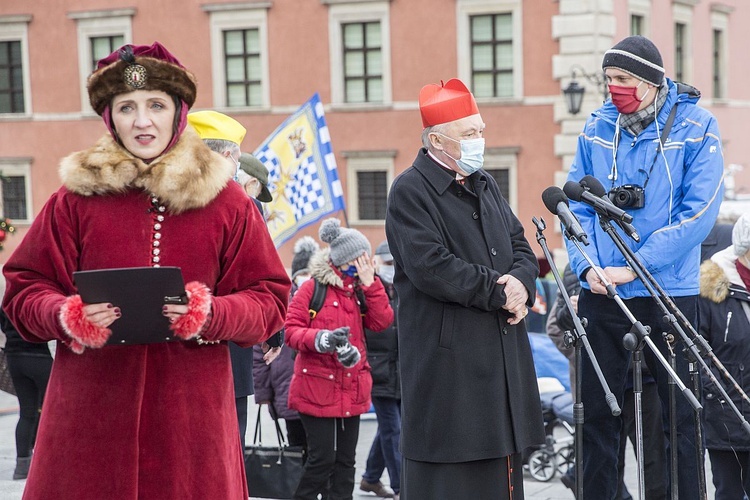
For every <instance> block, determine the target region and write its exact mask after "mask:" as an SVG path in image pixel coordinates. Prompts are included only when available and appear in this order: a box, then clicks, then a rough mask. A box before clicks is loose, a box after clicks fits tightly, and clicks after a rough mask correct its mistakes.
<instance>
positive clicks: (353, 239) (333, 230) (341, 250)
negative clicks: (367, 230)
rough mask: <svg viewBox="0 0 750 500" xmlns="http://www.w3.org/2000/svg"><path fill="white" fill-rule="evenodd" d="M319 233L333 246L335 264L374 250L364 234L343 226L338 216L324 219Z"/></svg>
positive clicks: (332, 260) (323, 239) (344, 262)
mask: <svg viewBox="0 0 750 500" xmlns="http://www.w3.org/2000/svg"><path fill="white" fill-rule="evenodd" d="M319 235H320V239H321V240H322V241H324V242H326V243H328V244H329V245H330V246H331V262H332V263H333V265H334V266H341V265H343V264H346V263H347V262H350V261H352V260H354V259H356V258H357V257H359V256H360V255H362V254H365V253H367V254H369V253H370V252H371V251H372V247H371V246H370V242H369V241H368V240H367V238H365V235H364V234H362V233H360V232H359V231H357V230H356V229H350V228H348V227H341V222H340V221H339V220H338V219H336V218H330V219H326V220H324V221H323V222H322V223H321V224H320V231H319Z"/></svg>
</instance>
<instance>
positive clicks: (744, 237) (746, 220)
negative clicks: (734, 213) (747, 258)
mask: <svg viewBox="0 0 750 500" xmlns="http://www.w3.org/2000/svg"><path fill="white" fill-rule="evenodd" d="M732 246H734V254H735V255H736V256H738V257H741V256H743V255H745V254H746V253H747V251H748V250H750V213H747V214H742V216H741V217H740V218H739V219H737V222H735V223H734V228H732Z"/></svg>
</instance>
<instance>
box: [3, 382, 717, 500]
mask: <svg viewBox="0 0 750 500" xmlns="http://www.w3.org/2000/svg"><path fill="white" fill-rule="evenodd" d="M256 411H257V406H255V405H254V404H253V403H251V405H250V408H249V411H248V414H249V415H250V416H251V418H250V420H251V424H250V427H251V428H250V429H249V430H248V436H247V439H248V442H251V441H252V426H253V422H254V416H255V414H256ZM263 415H264V422H265V423H264V425H263V433H264V438H263V440H264V442H265V443H272V442H274V440H275V437H273V426H272V423H271V420H270V417H268V415H267V412H265V411H264V412H263ZM17 421H18V402H17V400H16V398H15V397H14V396H11V395H10V394H6V393H4V392H0V500H19V499H20V498H21V497H22V495H23V488H24V483H25V481H14V480H13V479H12V477H13V468H14V467H15V444H14V432H15V426H16V422H17ZM376 425H377V423H376V421H375V420H374V418H373V417H372V416H371V415H368V416H366V417H365V418H364V419H363V421H362V425H361V430H360V439H359V445H358V446H357V482H359V479H361V477H362V474H363V472H364V467H365V460H366V458H367V453H368V451H369V449H370V443H371V442H372V438H373V435H374V434H375V429H376ZM706 469H707V475H708V483H709V484H708V489H709V492H708V498H713V485H712V484H711V475H710V468H709V467H707V468H706ZM625 471H626V485H627V486H628V488H629V489H630V492H631V494H633V495H634V498H637V489H636V468H635V459H634V457H633V454H632V453H628V457H627V462H626V466H625ZM524 474H525V481H524V489H525V491H526V498H527V499H529V500H571V499H572V498H573V494H572V492H571V491H570V490H568V489H567V488H565V486H563V485H562V483H561V482H560V480H559V477H558V476H555V477H554V478H552V479H551V480H550V481H549V482H539V481H537V480H535V479H534V478H532V477H531V476H530V475H529V474H528V471H527V472H525V473H524ZM383 482H384V483H386V484H388V478H387V476H386V477H384V478H383ZM354 498H355V499H356V500H363V499H367V498H372V499H374V498H376V497H375V496H374V495H372V494H369V493H363V492H360V491H359V490H358V488H357V487H355V491H354Z"/></svg>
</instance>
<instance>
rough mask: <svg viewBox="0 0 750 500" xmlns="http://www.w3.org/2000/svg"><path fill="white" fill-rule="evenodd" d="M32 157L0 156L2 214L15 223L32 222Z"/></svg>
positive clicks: (0, 209)
mask: <svg viewBox="0 0 750 500" xmlns="http://www.w3.org/2000/svg"><path fill="white" fill-rule="evenodd" d="M30 180H31V158H11V159H7V158H0V191H1V192H2V207H1V208H0V215H2V216H3V217H7V218H8V219H10V220H11V221H13V224H14V225H15V224H29V223H31V218H32V214H31V182H30Z"/></svg>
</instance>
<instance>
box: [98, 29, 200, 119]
mask: <svg viewBox="0 0 750 500" xmlns="http://www.w3.org/2000/svg"><path fill="white" fill-rule="evenodd" d="M86 87H87V89H88V92H89V102H90V103H91V107H92V108H94V111H96V113H97V114H98V115H100V116H101V115H102V113H104V110H105V109H106V108H107V106H109V104H110V103H111V102H112V98H113V97H115V96H116V95H118V94H124V93H126V92H132V91H134V90H161V91H163V92H166V93H167V94H170V95H173V96H177V97H178V98H180V99H181V100H183V101H184V102H185V103H186V104H187V106H188V108H190V107H192V106H193V103H195V95H196V92H197V88H196V83H195V76H194V75H193V74H192V73H191V72H189V71H188V70H187V69H185V67H184V66H183V65H182V64H180V61H178V60H177V58H176V57H175V56H173V55H172V54H170V53H169V51H168V50H167V49H166V48H164V46H163V45H162V44H160V43H159V42H154V44H153V45H151V46H148V45H123V46H122V47H120V48H119V49H117V50H116V51H114V52H112V53H111V54H110V55H108V56H107V57H105V58H104V59H101V60H100V61H99V62H98V63H97V68H96V70H95V71H94V72H93V73H91V75H90V76H89V78H88V81H87V84H86Z"/></svg>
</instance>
